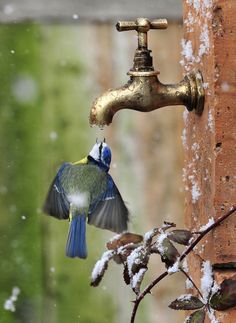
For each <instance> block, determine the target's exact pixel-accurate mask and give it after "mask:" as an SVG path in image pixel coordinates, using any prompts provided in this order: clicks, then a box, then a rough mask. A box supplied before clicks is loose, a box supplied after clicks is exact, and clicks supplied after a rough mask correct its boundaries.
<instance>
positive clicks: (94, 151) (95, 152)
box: [89, 142, 108, 161]
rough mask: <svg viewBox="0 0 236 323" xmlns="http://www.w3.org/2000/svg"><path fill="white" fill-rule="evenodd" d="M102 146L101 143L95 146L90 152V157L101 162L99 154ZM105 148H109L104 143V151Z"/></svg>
mask: <svg viewBox="0 0 236 323" xmlns="http://www.w3.org/2000/svg"><path fill="white" fill-rule="evenodd" d="M100 146H101V142H98V143H96V144H95V145H94V146H93V148H92V150H91V151H90V153H89V156H91V157H92V158H93V159H95V160H97V161H99V157H100V154H99V147H100ZM105 147H108V145H107V144H106V143H105V142H103V143H102V150H103V149H104V148H105Z"/></svg>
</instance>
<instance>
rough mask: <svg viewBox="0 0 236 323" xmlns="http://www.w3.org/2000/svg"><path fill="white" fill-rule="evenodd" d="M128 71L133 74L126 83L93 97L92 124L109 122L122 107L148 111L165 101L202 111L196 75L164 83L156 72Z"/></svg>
mask: <svg viewBox="0 0 236 323" xmlns="http://www.w3.org/2000/svg"><path fill="white" fill-rule="evenodd" d="M129 74H134V75H135V76H134V75H132V76H131V78H130V80H129V81H128V83H127V84H125V85H124V86H122V87H120V88H118V89H114V90H109V91H107V92H105V93H104V94H103V95H102V96H100V97H99V98H97V99H96V100H95V102H94V104H93V107H92V109H91V112H90V123H91V124H96V125H99V126H104V125H109V124H110V123H111V122H112V119H113V116H114V114H115V113H116V112H117V111H119V110H122V109H131V110H136V111H141V112H150V111H152V110H155V109H159V108H162V107H164V106H168V105H185V106H186V107H187V109H188V110H189V111H192V110H193V109H196V113H198V114H201V112H202V106H203V99H204V93H203V88H202V80H201V79H200V77H199V75H198V76H196V74H195V73H192V74H189V75H187V76H185V78H184V79H183V81H181V82H180V83H178V84H174V85H172V84H166V85H165V84H162V83H161V82H160V81H159V79H158V77H157V75H155V74H157V72H136V73H135V72H129ZM138 74H140V76H137V75H138ZM145 74H147V75H148V74H149V75H148V76H146V75H145ZM151 74H152V75H151Z"/></svg>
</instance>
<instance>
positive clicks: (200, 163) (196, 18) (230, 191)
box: [183, 0, 236, 323]
mask: <svg viewBox="0 0 236 323" xmlns="http://www.w3.org/2000/svg"><path fill="white" fill-rule="evenodd" d="M198 4H200V7H199V6H198ZM184 21H185V23H184V30H185V34H184V41H183V46H184V50H183V56H184V57H183V68H184V69H185V71H189V70H192V69H195V68H196V69H199V70H200V71H201V72H202V74H203V78H204V82H205V88H206V89H205V91H206V102H205V108H204V113H203V115H202V116H201V117H198V116H196V115H194V114H193V113H191V114H189V115H187V114H185V121H186V122H185V127H186V130H185V131H186V132H185V135H186V136H185V157H186V158H185V172H184V179H185V188H186V203H185V204H186V209H185V219H186V224H187V226H188V227H190V228H195V229H199V228H200V227H201V226H202V225H204V224H205V223H207V222H208V220H209V218H210V217H212V216H213V218H215V219H217V218H218V217H219V216H221V215H223V214H224V213H226V212H227V211H228V210H229V208H230V207H231V206H232V205H233V204H236V190H235V184H236V127H235V123H236V50H235V43H236V1H235V0H213V1H203V0H199V1H194V2H193V3H192V4H191V3H190V1H188V3H185V5H184ZM188 41H190V42H188ZM187 47H188V48H187ZM191 49H192V55H190V54H191ZM189 50H190V52H189ZM235 228H236V217H235V216H234V215H233V216H231V217H230V218H229V219H228V220H227V221H225V223H223V224H222V225H221V226H220V227H218V228H217V229H216V230H214V232H211V233H210V234H208V236H207V237H206V239H205V240H204V242H203V244H202V245H200V246H199V248H197V249H196V251H195V254H194V256H192V257H191V261H190V272H191V275H192V276H193V277H196V280H197V281H198V282H199V280H200V277H201V273H200V267H201V262H202V260H210V261H211V263H225V262H231V261H236V235H235ZM197 258H198V260H197ZM199 260H200V261H199ZM215 275H216V277H217V280H218V281H219V282H220V281H222V279H223V277H225V276H227V277H229V276H232V275H234V273H233V272H231V273H227V274H225V273H224V274H222V273H215ZM219 320H220V322H227V323H228V322H236V311H234V310H232V311H229V312H227V313H225V314H224V317H223V316H222V317H221V318H220V317H219Z"/></svg>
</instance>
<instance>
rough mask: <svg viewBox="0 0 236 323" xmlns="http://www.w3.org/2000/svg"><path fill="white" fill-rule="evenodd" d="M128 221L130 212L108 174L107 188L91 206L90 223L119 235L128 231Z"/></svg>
mask: <svg viewBox="0 0 236 323" xmlns="http://www.w3.org/2000/svg"><path fill="white" fill-rule="evenodd" d="M128 220H129V211H128V209H127V207H126V205H125V203H124V201H123V199H122V197H121V195H120V192H119V191H118V188H117V187H116V185H115V183H114V181H113V179H112V177H111V176H110V175H109V174H107V188H106V190H105V192H104V193H103V194H101V195H100V196H98V197H97V198H96V200H95V201H94V202H93V203H92V204H91V205H90V208H89V214H88V223H89V224H93V225H95V226H96V227H99V228H102V229H107V230H111V231H114V232H118V233H119V232H123V231H126V230H127V225H128Z"/></svg>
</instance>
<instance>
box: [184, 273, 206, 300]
mask: <svg viewBox="0 0 236 323" xmlns="http://www.w3.org/2000/svg"><path fill="white" fill-rule="evenodd" d="M180 271H181V272H182V273H183V274H184V275H185V276H186V277H187V278H188V279H189V280H190V282H191V283H192V284H193V286H194V287H195V289H196V290H197V291H198V293H199V295H200V296H201V298H202V299H203V296H202V293H201V291H200V290H199V288H198V287H197V285H196V284H195V283H194V281H193V280H192V278H191V277H190V276H189V274H188V273H186V271H185V270H183V268H182V269H180Z"/></svg>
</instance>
